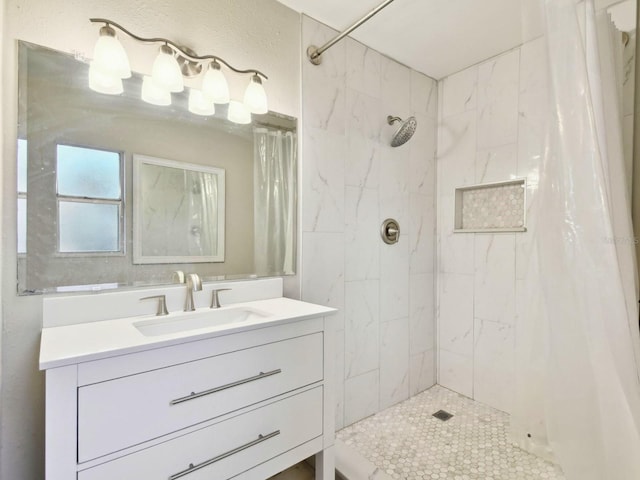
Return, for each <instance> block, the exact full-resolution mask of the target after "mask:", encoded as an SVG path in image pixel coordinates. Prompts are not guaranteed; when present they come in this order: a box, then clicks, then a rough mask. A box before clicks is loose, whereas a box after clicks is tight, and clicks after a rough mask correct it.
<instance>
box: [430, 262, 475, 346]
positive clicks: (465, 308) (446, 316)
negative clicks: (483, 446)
mask: <svg viewBox="0 0 640 480" xmlns="http://www.w3.org/2000/svg"><path fill="white" fill-rule="evenodd" d="M439 280H440V282H439V283H440V285H439V290H440V295H439V308H438V332H439V333H438V336H439V343H438V345H439V348H441V349H444V350H447V351H449V352H455V353H459V354H461V355H468V356H469V357H471V356H472V354H473V276H472V275H458V274H452V273H444V274H442V275H440V278H439Z"/></svg>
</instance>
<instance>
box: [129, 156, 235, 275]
mask: <svg viewBox="0 0 640 480" xmlns="http://www.w3.org/2000/svg"><path fill="white" fill-rule="evenodd" d="M144 165H154V166H160V167H167V168H173V169H176V170H186V171H189V172H199V173H210V174H213V175H216V181H217V198H216V205H217V211H216V212H215V215H216V232H217V236H216V246H217V249H216V252H215V255H198V256H197V255H144V254H143V249H142V246H143V244H144V243H145V241H147V237H145V235H144V230H145V229H144V228H141V225H142V224H143V222H144V220H145V219H144V193H145V192H144V190H143V188H142V186H143V172H142V171H143V167H144ZM224 202H225V170H224V168H219V167H208V166H205V165H196V164H193V163H184V162H180V161H178V160H167V159H163V158H157V157H150V156H148V155H140V154H137V153H134V154H133V264H134V265H142V264H155V263H212V262H224V239H225V203H224Z"/></svg>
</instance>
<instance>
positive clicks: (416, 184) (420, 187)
mask: <svg viewBox="0 0 640 480" xmlns="http://www.w3.org/2000/svg"><path fill="white" fill-rule="evenodd" d="M416 120H417V122H418V128H417V129H416V132H415V133H414V135H413V137H411V140H409V142H408V143H407V144H406V147H405V148H408V149H409V191H410V192H411V193H421V194H423V195H434V194H435V189H436V183H435V182H436V142H437V135H436V128H437V126H436V120H433V119H431V118H429V117H427V116H425V115H420V114H416Z"/></svg>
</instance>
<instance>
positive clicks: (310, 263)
mask: <svg viewBox="0 0 640 480" xmlns="http://www.w3.org/2000/svg"><path fill="white" fill-rule="evenodd" d="M302 271H303V272H307V273H306V274H304V275H303V276H302V300H304V301H306V302H312V303H318V304H320V305H327V306H330V307H334V308H337V309H338V312H337V316H338V317H337V319H338V330H340V329H342V324H343V322H344V307H345V305H344V295H345V290H344V235H343V234H341V233H310V232H308V233H303V234H302Z"/></svg>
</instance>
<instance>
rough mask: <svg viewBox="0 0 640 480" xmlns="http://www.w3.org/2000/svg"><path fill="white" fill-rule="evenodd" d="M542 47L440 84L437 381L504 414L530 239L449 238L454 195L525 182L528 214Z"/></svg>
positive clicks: (539, 144) (538, 137)
mask: <svg viewBox="0 0 640 480" xmlns="http://www.w3.org/2000/svg"><path fill="white" fill-rule="evenodd" d="M545 55H546V51H545V44H544V42H543V40H542V39H538V40H534V41H531V42H528V43H525V44H524V45H523V46H522V47H521V48H518V49H515V50H512V51H509V52H507V53H505V54H503V55H500V56H498V57H495V58H492V59H489V60H487V61H485V62H483V63H481V64H479V65H475V66H472V67H470V68H468V69H466V70H463V71H461V72H459V73H456V74H453V75H451V76H449V77H447V78H445V79H443V80H442V81H441V82H440V93H441V94H440V100H441V101H440V106H439V114H440V128H439V138H438V162H437V165H438V167H437V170H438V180H437V181H438V200H437V204H438V273H439V277H438V283H439V286H438V290H439V292H438V295H439V303H438V305H439V312H438V332H439V335H438V341H439V344H438V345H439V348H438V351H439V372H438V383H440V384H441V385H443V386H445V387H447V388H450V389H452V390H455V391H457V392H460V393H462V394H464V395H467V396H469V397H472V398H474V399H476V400H478V401H481V402H483V403H486V404H489V405H491V406H493V407H496V408H498V409H500V410H504V411H507V412H509V411H510V410H511V405H512V390H513V374H514V372H513V365H514V360H515V358H514V339H515V337H514V332H515V327H516V323H517V317H518V312H519V311H521V309H522V305H524V304H525V300H526V295H527V293H526V291H524V289H523V286H522V279H523V277H524V273H525V271H526V268H527V261H528V251H529V247H530V246H531V241H532V238H531V234H530V233H529V232H518V233H499V234H487V233H453V221H454V190H455V188H456V187H461V186H466V185H474V184H481V183H489V182H497V181H503V180H510V179H513V178H526V181H527V189H526V206H527V221H528V226H531V221H532V219H533V215H532V214H533V213H534V211H533V210H535V207H536V193H537V179H538V172H539V167H540V162H541V159H542V153H543V151H542V150H543V146H544V134H545V108H546V105H547V94H548V93H547V85H546V75H547V74H546V60H545Z"/></svg>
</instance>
